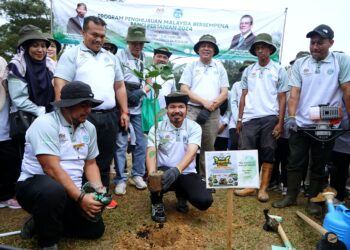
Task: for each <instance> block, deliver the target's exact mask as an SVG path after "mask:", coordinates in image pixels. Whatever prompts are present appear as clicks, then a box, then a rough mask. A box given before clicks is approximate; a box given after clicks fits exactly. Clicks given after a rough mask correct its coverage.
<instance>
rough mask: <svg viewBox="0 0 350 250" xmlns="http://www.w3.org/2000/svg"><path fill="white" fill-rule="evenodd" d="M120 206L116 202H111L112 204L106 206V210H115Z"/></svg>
mask: <svg viewBox="0 0 350 250" xmlns="http://www.w3.org/2000/svg"><path fill="white" fill-rule="evenodd" d="M117 206H118V202H117V201H116V200H113V199H112V200H111V202H110V203H109V204H108V205H107V206H106V209H114V208H116V207H117Z"/></svg>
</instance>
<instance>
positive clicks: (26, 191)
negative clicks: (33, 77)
mask: <svg viewBox="0 0 350 250" xmlns="http://www.w3.org/2000/svg"><path fill="white" fill-rule="evenodd" d="M93 97H94V95H93V93H92V91H91V88H90V86H89V85H87V84H85V83H83V82H77V81H75V82H71V83H68V84H67V85H65V86H64V87H63V88H62V91H61V100H60V101H56V102H54V103H52V104H53V105H54V106H56V107H57V108H58V109H57V110H56V111H53V112H51V113H48V114H45V115H42V116H40V117H38V118H37V119H36V120H35V121H34V122H33V124H32V125H31V126H30V127H29V129H28V131H27V134H26V143H25V153H24V157H23V162H22V170H21V175H20V177H19V180H18V183H17V199H18V202H19V203H20V204H21V206H22V207H23V208H24V209H25V210H26V211H28V212H29V213H30V214H31V215H32V217H31V218H30V219H29V220H28V221H27V222H26V223H25V224H24V226H23V228H22V232H21V236H22V238H31V237H32V236H33V235H34V234H35V235H37V236H38V243H39V246H40V248H42V249H57V243H58V241H59V239H60V237H61V236H63V235H64V236H74V237H79V238H86V239H96V238H99V237H101V236H102V235H103V233H104V230H105V226H104V223H103V220H102V217H101V211H102V209H103V204H102V203H101V202H100V201H97V200H95V199H96V197H95V196H94V195H92V193H91V194H90V193H89V194H86V195H85V193H84V192H82V191H80V188H81V185H82V177H83V174H85V177H86V179H87V180H88V181H89V183H90V184H91V185H92V184H93V186H94V188H95V190H96V191H97V190H98V193H101V194H103V190H104V192H105V188H104V187H102V182H101V178H100V173H99V169H98V166H97V164H96V161H95V158H96V156H97V155H98V153H99V152H98V148H97V143H96V129H95V127H94V125H92V124H91V123H90V122H89V121H87V120H86V119H87V117H88V115H89V114H90V112H91V108H92V107H96V106H98V105H100V104H101V103H102V101H99V100H96V99H94V98H93Z"/></svg>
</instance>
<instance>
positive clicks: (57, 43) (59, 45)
mask: <svg viewBox="0 0 350 250" xmlns="http://www.w3.org/2000/svg"><path fill="white" fill-rule="evenodd" d="M44 36H45V37H46V39H48V40H49V41H50V42H54V43H55V44H56V48H57V52H56V54H57V55H58V54H59V53H60V51H61V49H62V45H61V43H60V42H59V41H57V40H55V38H53V36H52V35H51V34H50V33H44Z"/></svg>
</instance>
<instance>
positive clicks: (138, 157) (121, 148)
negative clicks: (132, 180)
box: [114, 114, 147, 184]
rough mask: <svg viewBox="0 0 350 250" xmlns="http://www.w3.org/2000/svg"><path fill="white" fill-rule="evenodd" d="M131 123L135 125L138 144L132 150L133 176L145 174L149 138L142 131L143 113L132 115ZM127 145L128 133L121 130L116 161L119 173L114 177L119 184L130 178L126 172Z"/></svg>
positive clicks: (118, 137)
mask: <svg viewBox="0 0 350 250" xmlns="http://www.w3.org/2000/svg"><path fill="white" fill-rule="evenodd" d="M130 123H131V124H132V126H133V127H134V131H135V135H136V145H135V149H134V151H133V152H132V169H131V176H144V175H145V169H146V168H145V161H146V147H147V140H146V137H145V135H144V134H143V131H142V122H141V114H139V115H130ZM127 147H128V135H127V133H125V132H124V133H123V131H119V133H118V136H117V151H116V159H117V162H116V163H115V166H116V168H115V170H116V172H117V173H118V174H117V176H116V178H115V179H114V183H115V184H118V183H120V182H125V181H126V180H127V179H128V177H127V175H126V173H124V167H125V162H126V150H127Z"/></svg>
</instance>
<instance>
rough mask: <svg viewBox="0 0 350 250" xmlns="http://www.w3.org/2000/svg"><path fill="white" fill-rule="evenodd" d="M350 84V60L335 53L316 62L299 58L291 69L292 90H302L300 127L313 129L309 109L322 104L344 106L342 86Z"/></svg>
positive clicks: (299, 106) (298, 108) (299, 113)
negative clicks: (293, 88)
mask: <svg viewBox="0 0 350 250" xmlns="http://www.w3.org/2000/svg"><path fill="white" fill-rule="evenodd" d="M349 81H350V57H349V56H348V55H346V54H344V53H333V52H330V53H329V55H328V56H327V57H326V58H325V59H324V60H322V61H319V62H317V61H316V60H315V59H313V57H312V56H307V57H303V58H300V59H298V60H296V61H295V63H294V64H293V67H292V76H291V81H290V84H289V85H290V86H292V87H298V88H300V89H301V91H300V97H299V103H298V107H297V111H296V121H297V125H298V126H300V127H307V126H310V125H314V122H313V121H312V120H311V119H310V118H309V110H310V107H313V106H318V105H320V104H329V105H330V106H342V97H343V92H342V90H341V87H340V85H341V84H343V83H346V82H349Z"/></svg>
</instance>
